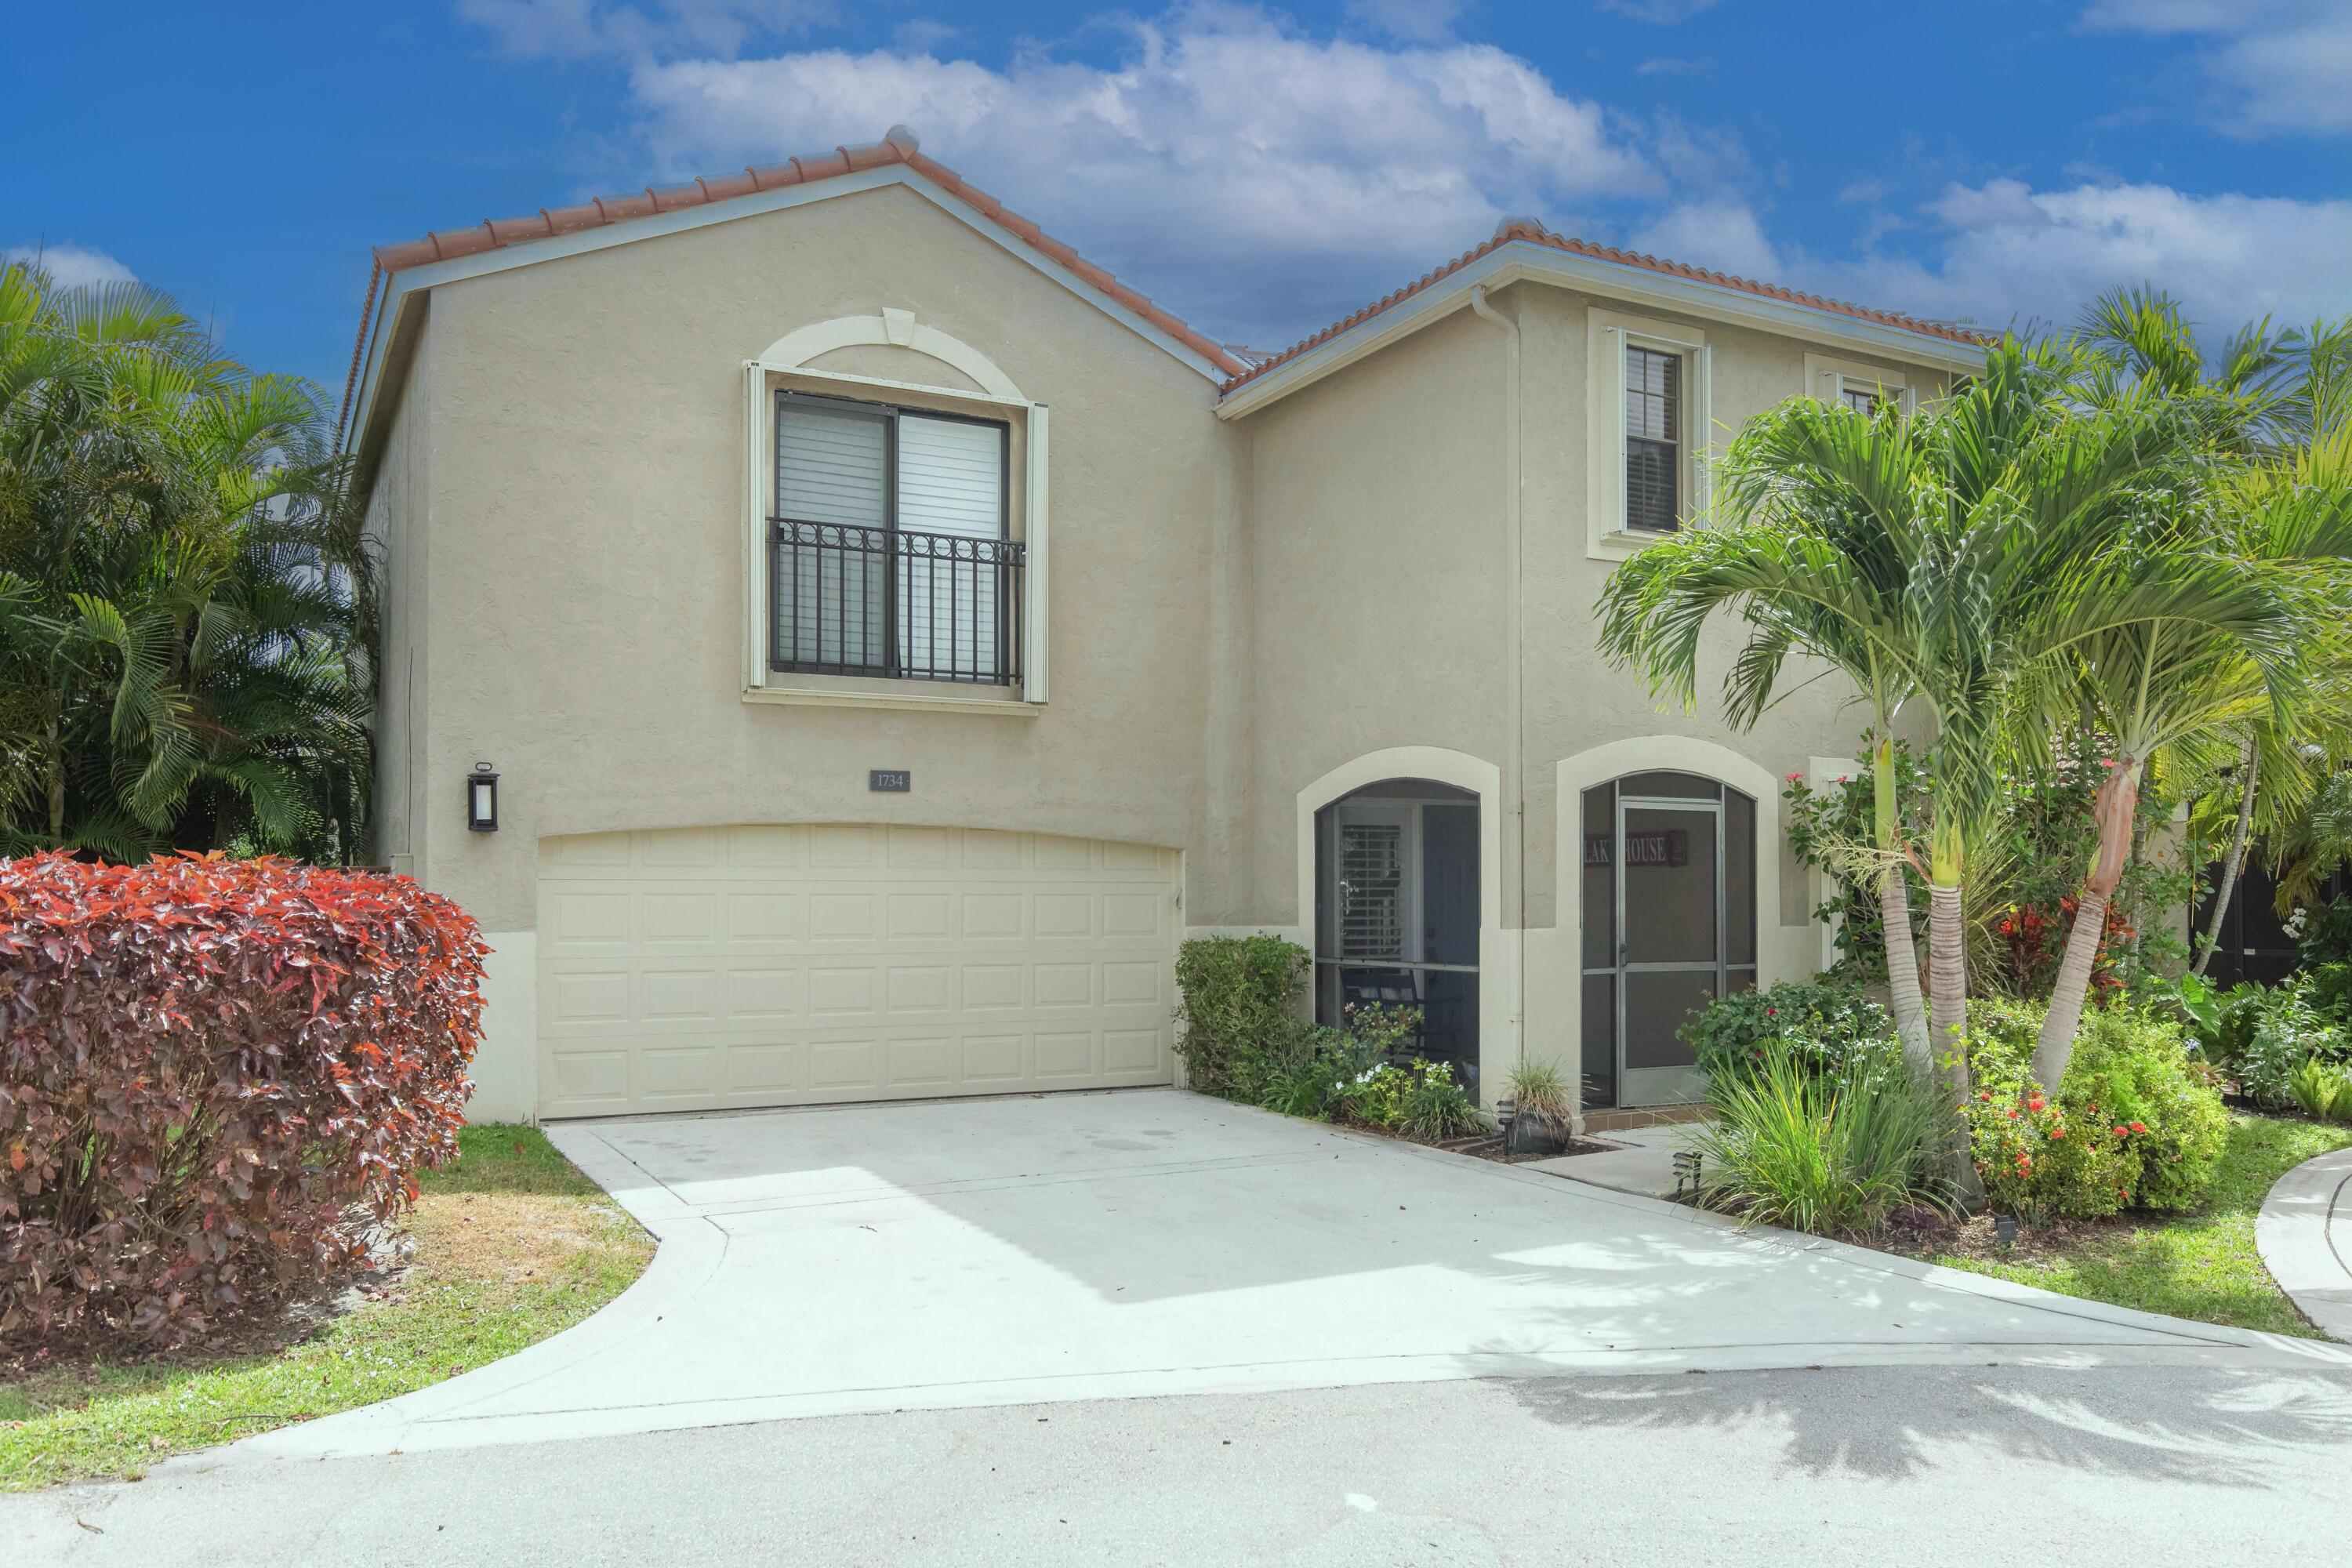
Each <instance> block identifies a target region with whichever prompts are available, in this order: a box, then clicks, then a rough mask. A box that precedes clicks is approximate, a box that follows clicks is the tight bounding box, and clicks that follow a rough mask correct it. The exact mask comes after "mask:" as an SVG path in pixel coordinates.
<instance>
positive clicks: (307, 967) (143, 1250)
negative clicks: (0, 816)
mask: <svg viewBox="0 0 2352 1568" xmlns="http://www.w3.org/2000/svg"><path fill="white" fill-rule="evenodd" d="M485 952H488V949H487V948H485V947H484V946H483V944H482V941H481V936H480V933H479V931H478V930H477V929H476V927H475V925H474V922H473V921H472V920H471V919H470V918H468V917H467V915H466V913H465V912H464V911H463V910H460V909H458V908H457V905H455V904H453V903H451V902H450V901H449V900H446V899H444V898H441V897H439V896H437V895H436V894H433V893H428V892H426V891H425V889H422V888H420V887H418V886H417V885H416V884H415V882H413V881H411V880H409V879H407V878H405V877H391V876H384V875H381V874H378V873H374V872H364V871H341V870H331V869H325V868H317V867H310V866H300V865H296V864H294V863H293V862H291V861H288V860H280V859H263V860H228V859H223V858H219V857H216V856H207V857H197V856H174V857H169V858H160V859H156V860H153V861H151V862H149V863H148V864H146V865H144V866H98V865H90V864H88V863H85V862H82V861H78V860H74V859H71V858H68V857H66V856H63V855H38V856H33V857H30V858H25V859H20V860H14V861H9V860H0V1334H20V1333H32V1334H41V1333H45V1332H49V1331H58V1330H79V1331H99V1332H107V1333H121V1332H129V1333H133V1334H136V1335H139V1336H141V1337H142V1338H145V1339H148V1340H151V1341H157V1342H171V1341H175V1340H180V1339H184V1338H185V1337H187V1336H188V1335H189V1334H191V1333H194V1332H197V1331H202V1330H203V1329H204V1328H205V1326H206V1325H207V1323H208V1322H209V1321H213V1320H214V1319H215V1318H216V1317H217V1316H218V1315H219V1314H220V1313H221V1312H222V1311H223V1310H228V1309H234V1308H236V1307H238V1306H240V1305H244V1304H250V1303H255V1302H257V1301H261V1300H267V1299H268V1298H269V1297H271V1296H273V1295H276V1294H278V1293H282V1292H284V1291H286V1290H289V1289H294V1288H297V1287H299V1286H304V1285H308V1284H312V1283H315V1282H316V1281H317V1280H319V1279H320V1278H321V1276H323V1275H325V1274H327V1273H330V1272H331V1271H333V1270H335V1269H337V1268H342V1267H345V1266H348V1265H350V1264H352V1263H353V1262H355V1261H357V1260H358V1258H360V1257H361V1256H362V1255H363V1253H364V1251H365V1248H366V1245H367V1243H366V1240H365V1235H364V1233H365V1232H366V1230H367V1229H368V1228H369V1227H370V1225H371V1223H381V1222H383V1221H385V1220H388V1219H390V1218H392V1217H393V1216H394V1215H396V1214H397V1213H399V1212H400V1211H401V1210H402V1209H403V1208H404V1206H405V1205H408V1204H409V1203H411V1202H413V1201H414V1200H415V1196H416V1180H415V1172H416V1171H417V1169H418V1168H419V1167H420V1166H426V1165H437V1164H439V1163H443V1162H444V1161H446V1160H448V1159H450V1158H451V1157H453V1156H454V1155H455V1153H456V1152H457V1128H458V1126H459V1124H460V1122H461V1121H463V1120H464V1108H465V1103H466V1096H467V1093H468V1092H469V1091H470V1090H471V1089H472V1085H471V1084H469V1083H468V1082H467V1079H466V1067H467V1062H469V1061H470V1060H471V1059H472V1058H473V1054H474V1047H475V1044H476V1042H477V1039H478V1036H479V1032H480V1025H481V1012H482V1001H481V992H480V983H481V975H482V956H483V954H484V953H485Z"/></svg>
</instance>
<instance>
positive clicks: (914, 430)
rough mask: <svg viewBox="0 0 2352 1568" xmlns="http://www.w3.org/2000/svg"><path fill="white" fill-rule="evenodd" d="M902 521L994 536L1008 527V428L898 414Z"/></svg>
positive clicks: (911, 528)
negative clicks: (1006, 506) (1005, 437)
mask: <svg viewBox="0 0 2352 1568" xmlns="http://www.w3.org/2000/svg"><path fill="white" fill-rule="evenodd" d="M898 527H899V529H900V531H908V532H917V533H956V534H961V535H963V536H964V537H965V538H967V539H996V538H1000V537H1002V536H1003V531H1004V430H1003V426H996V425H974V424H972V423H971V422H970V421H968V420H962V419H926V418H924V417H922V416H920V415H917V414H902V415H900V416H898Z"/></svg>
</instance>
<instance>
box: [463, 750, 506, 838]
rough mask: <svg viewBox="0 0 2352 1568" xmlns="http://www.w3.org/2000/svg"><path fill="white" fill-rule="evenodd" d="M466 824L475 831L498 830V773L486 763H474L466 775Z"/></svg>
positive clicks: (490, 831) (487, 831)
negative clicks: (491, 769) (492, 770)
mask: <svg viewBox="0 0 2352 1568" xmlns="http://www.w3.org/2000/svg"><path fill="white" fill-rule="evenodd" d="M466 826H467V828H468V829H470V830H471V831H473V832H476V833H496V832H497V831H498V830H499V775H498V774H497V773H492V772H491V771H490V764H489V763H475V764H474V771H473V772H472V773H467V775H466Z"/></svg>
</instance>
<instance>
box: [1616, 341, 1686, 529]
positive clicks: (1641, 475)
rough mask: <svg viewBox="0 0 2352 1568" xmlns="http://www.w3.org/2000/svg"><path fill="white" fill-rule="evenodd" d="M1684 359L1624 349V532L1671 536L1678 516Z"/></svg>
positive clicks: (1638, 347)
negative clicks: (1669, 533)
mask: <svg viewBox="0 0 2352 1568" xmlns="http://www.w3.org/2000/svg"><path fill="white" fill-rule="evenodd" d="M1682 477H1683V356H1682V355H1681V354H1679V353H1668V352H1666V351H1664V350H1662V349H1653V348H1644V347H1643V346H1641V345H1640V344H1638V343H1629V344H1627V345H1626V348H1625V527H1626V528H1627V529H1628V530H1629V531H1639V532H1645V533H1666V532H1671V531H1673V530H1674V529H1675V527H1677V526H1678V525H1679V522H1680V520H1681V517H1682V500H1683V497H1682Z"/></svg>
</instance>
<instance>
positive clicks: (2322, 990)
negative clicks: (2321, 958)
mask: <svg viewBox="0 0 2352 1568" xmlns="http://www.w3.org/2000/svg"><path fill="white" fill-rule="evenodd" d="M2298 989H2300V990H2301V991H2302V993H2303V998H2304V1000H2305V1001H2306V1002H2308V1003H2310V1004H2311V1005H2312V1006H2313V1008H2315V1010H2316V1011H2318V1012H2320V1013H2324V1014H2326V1016H2328V1017H2329V1018H2331V1019H2333V1020H2335V1021H2336V1023H2337V1024H2339V1025H2341V1024H2343V1023H2344V1022H2345V1021H2346V1020H2347V1019H2352V963H2323V964H2320V965H2318V966H2317V967H2316V968H2314V969H2312V970H2309V971H2307V972H2306V973H2305V974H2304V977H2303V984H2302V985H2301V986H2300V987H2299V988H2298Z"/></svg>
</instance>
